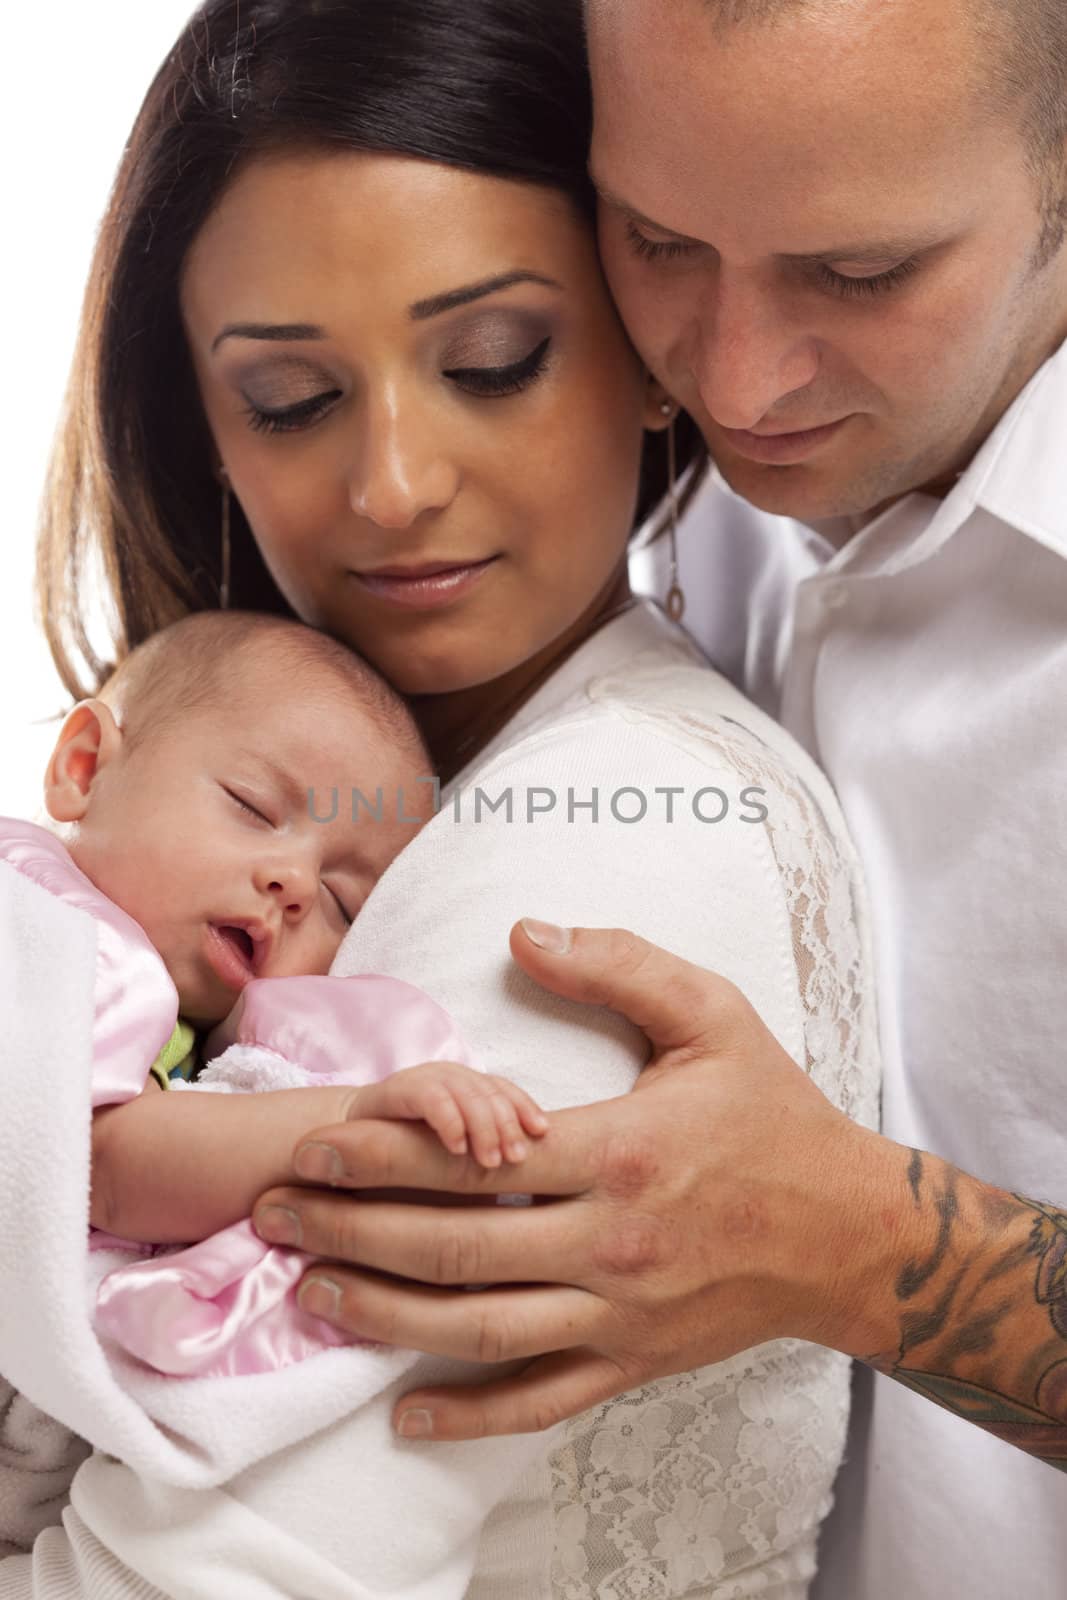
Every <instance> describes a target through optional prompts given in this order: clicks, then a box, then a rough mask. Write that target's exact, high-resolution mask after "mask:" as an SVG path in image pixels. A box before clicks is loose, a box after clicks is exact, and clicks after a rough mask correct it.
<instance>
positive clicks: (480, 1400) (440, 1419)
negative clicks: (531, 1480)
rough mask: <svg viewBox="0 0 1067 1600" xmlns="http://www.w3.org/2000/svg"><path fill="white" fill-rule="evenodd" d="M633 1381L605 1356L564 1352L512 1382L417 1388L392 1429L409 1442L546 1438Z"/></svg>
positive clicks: (400, 1407)
mask: <svg viewBox="0 0 1067 1600" xmlns="http://www.w3.org/2000/svg"><path fill="white" fill-rule="evenodd" d="M635 1381H636V1379H635V1378H634V1377H633V1376H631V1377H627V1376H626V1375H625V1374H623V1373H622V1372H621V1371H620V1369H619V1367H618V1366H617V1365H616V1364H615V1362H613V1361H610V1360H608V1358H607V1357H604V1356H598V1355H594V1354H592V1353H591V1352H589V1351H583V1350H562V1351H557V1352H556V1353H555V1354H553V1355H549V1356H543V1357H542V1358H541V1360H540V1361H534V1362H533V1363H532V1364H531V1365H530V1366H528V1367H526V1368H525V1369H524V1370H523V1371H522V1372H519V1373H516V1374H515V1375H514V1376H513V1377H510V1378H498V1379H495V1380H494V1381H493V1382H491V1383H484V1384H479V1385H478V1386H477V1387H475V1388H456V1389H436V1388H435V1389H413V1390H412V1392H411V1393H410V1394H406V1395H404V1397H403V1398H402V1399H401V1400H398V1401H397V1403H396V1406H395V1407H394V1410H393V1427H394V1428H395V1429H396V1431H397V1432H398V1433H399V1434H400V1435H401V1436H402V1437H403V1438H407V1439H486V1438H489V1437H490V1436H491V1435H496V1434H505V1433H542V1432H543V1431H544V1430H545V1429H546V1428H552V1427H554V1426H555V1425H556V1424H557V1423H558V1422H562V1421H564V1420H565V1419H566V1418H567V1417H572V1416H577V1414H578V1413H579V1412H581V1411H586V1410H588V1408H589V1407H590V1406H592V1405H596V1403H597V1401H599V1400H606V1399H608V1398H609V1397H610V1396H612V1395H616V1394H619V1393H621V1392H622V1391H623V1390H625V1389H627V1388H630V1387H632V1386H633V1383H634V1382H635Z"/></svg>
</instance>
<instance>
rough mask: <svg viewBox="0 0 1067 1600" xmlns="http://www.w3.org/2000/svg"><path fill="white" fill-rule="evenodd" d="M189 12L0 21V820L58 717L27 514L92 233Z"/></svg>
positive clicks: (113, 1)
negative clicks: (39, 722)
mask: <svg viewBox="0 0 1067 1600" xmlns="http://www.w3.org/2000/svg"><path fill="white" fill-rule="evenodd" d="M192 10H193V0H51V3H50V4H49V5H47V6H46V5H41V4H38V3H31V4H28V5H26V4H23V5H18V6H16V5H8V6H6V7H5V10H4V25H3V53H4V65H5V71H4V90H3V95H2V96H0V150H3V152H4V174H3V176H4V183H3V195H4V225H3V234H4V241H5V242H4V246H3V250H2V252H0V308H2V313H0V315H2V335H0V338H2V345H0V349H2V358H0V371H2V373H3V378H2V381H0V395H2V401H0V426H2V430H3V432H2V438H3V448H2V454H0V463H2V490H3V511H2V522H0V530H2V531H0V672H2V677H0V684H2V694H0V815H5V816H12V815H15V816H27V817H32V816H33V815H34V814H35V812H36V811H37V809H38V806H39V803H40V792H41V777H42V773H43V768H44V763H45V758H46V756H47V754H48V751H49V750H50V749H51V746H52V743H53V742H54V739H55V736H56V733H57V732H58V729H59V727H60V723H58V722H56V723H54V724H52V725H51V726H50V727H48V728H36V729H35V728H33V727H31V725H30V724H31V722H32V720H33V719H35V718H41V717H47V716H50V715H51V714H52V713H54V712H56V711H59V710H61V709H64V708H66V706H67V705H68V704H69V702H68V700H67V697H66V693H65V691H64V690H63V687H62V685H61V684H60V682H59V679H58V678H57V677H56V675H55V673H54V671H53V669H52V665H51V659H50V657H49V655H48V650H47V647H46V646H45V644H44V642H43V635H42V634H41V632H40V630H39V628H38V627H37V626H36V624H35V622H34V616H33V589H32V579H33V546H34V536H35V524H36V517H37V505H38V501H39V497H40V492H41V485H42V482H43V479H44V471H45V464H46V461H47V458H48V452H49V448H50V445H51V440H52V435H53V432H54V429H55V425H56V420H57V416H58V412H59V405H60V400H61V398H62V394H63V389H64V386H65V383H66V376H67V370H68V367H69V364H70V358H71V353H72V350H73V345H74V334H75V329H76V326H77V321H78V312H79V307H80V304H81V296H82V291H83V288H84V284H85V277H86V273H87V271H88V266H89V256H90V253H91V251H92V246H93V239H94V235H95V231H96V227H97V224H98V222H99V220H100V217H101V215H102V213H103V210H104V205H105V202H106V199H107V193H108V189H109V188H110V185H111V180H112V178H113V176H114V173H115V168H116V166H117V165H118V160H119V157H120V155H121V152H122V147H123V145H124V143H125V140H126V137H127V135H128V133H129V130H130V127H131V125H132V123H133V119H134V117H135V116H136V113H137V108H138V106H139V105H140V103H141V100H142V98H143V96H144V92H145V90H146V89H147V87H148V84H149V82H150V81H151V79H152V76H153V74H154V73H155V70H156V68H157V67H158V65H159V64H160V62H161V61H162V60H163V58H164V56H165V55H166V54H167V52H168V51H169V49H170V48H171V45H172V44H173V42H174V40H175V39H176V37H177V35H178V33H179V31H180V30H181V28H182V25H183V24H184V23H185V21H186V20H187V18H188V17H189V15H190V13H191V11H192Z"/></svg>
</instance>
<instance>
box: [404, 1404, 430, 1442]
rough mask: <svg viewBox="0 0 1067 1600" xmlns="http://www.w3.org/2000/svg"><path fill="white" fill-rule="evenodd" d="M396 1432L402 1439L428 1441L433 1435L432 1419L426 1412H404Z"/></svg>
mask: <svg viewBox="0 0 1067 1600" xmlns="http://www.w3.org/2000/svg"><path fill="white" fill-rule="evenodd" d="M396 1431H397V1433H398V1434H399V1435H400V1437H401V1438H402V1439H428V1438H429V1437H430V1436H431V1434H432V1433H433V1417H432V1416H431V1415H430V1413H429V1412H428V1411H417V1410H416V1411H405V1412H404V1415H403V1416H402V1417H401V1418H400V1421H399V1422H398V1423H397V1425H396Z"/></svg>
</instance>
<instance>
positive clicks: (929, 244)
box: [592, 177, 944, 266]
mask: <svg viewBox="0 0 1067 1600" xmlns="http://www.w3.org/2000/svg"><path fill="white" fill-rule="evenodd" d="M592 183H593V187H594V189H595V190H596V191H597V193H598V194H599V195H600V197H601V199H602V200H603V201H604V202H605V203H606V204H607V205H609V206H613V207H614V208H615V210H616V211H622V212H623V213H624V214H625V215H626V216H627V217H629V218H630V219H631V221H633V222H637V223H639V224H640V225H641V226H642V227H645V228H652V229H653V230H654V231H655V232H656V233H665V234H668V235H669V236H670V237H671V238H672V239H677V240H678V242H679V243H680V244H696V245H701V246H702V247H703V248H705V249H707V248H710V246H709V245H708V241H707V240H706V239H696V238H694V237H692V235H690V234H687V233H676V232H675V230H674V229H673V228H668V227H667V226H666V224H665V223H662V222H657V221H656V220H655V218H654V217H646V216H645V215H644V213H643V212H640V211H638V210H637V209H636V208H635V207H634V206H632V205H631V204H630V203H629V201H628V200H623V199H622V198H621V197H620V196H619V195H617V194H613V193H612V192H611V190H610V189H607V188H605V186H604V185H603V184H602V183H600V182H599V181H598V180H597V179H596V178H595V177H594V178H592ZM943 238H944V234H943V232H938V233H924V234H919V235H914V234H913V235H911V236H910V237H908V238H904V237H903V236H900V237H898V238H895V239H874V240H872V239H864V241H863V243H862V244H847V245H836V246H835V247H834V248H833V249H832V250H798V251H796V252H792V253H790V252H786V251H783V252H781V253H780V254H779V255H778V260H779V261H802V262H808V263H811V264H813V265H815V264H818V263H820V262H822V263H829V262H831V261H855V262H857V263H858V264H860V265H870V266H880V265H882V264H883V263H884V262H887V261H906V260H907V259H908V257H909V256H915V255H920V254H921V253H922V252H923V251H925V250H932V249H933V247H934V246H935V245H938V244H940V243H941V242H942V240H943Z"/></svg>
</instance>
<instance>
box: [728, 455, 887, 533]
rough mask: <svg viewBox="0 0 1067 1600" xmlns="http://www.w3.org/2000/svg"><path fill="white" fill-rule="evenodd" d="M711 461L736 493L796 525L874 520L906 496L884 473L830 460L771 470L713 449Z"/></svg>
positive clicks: (803, 462) (758, 463)
mask: <svg viewBox="0 0 1067 1600" xmlns="http://www.w3.org/2000/svg"><path fill="white" fill-rule="evenodd" d="M712 459H713V460H714V462H715V465H716V466H717V467H718V469H719V472H720V474H721V475H722V477H723V479H724V480H725V482H726V483H727V485H728V486H729V487H730V488H731V489H732V490H733V492H734V494H737V495H740V496H741V498H742V499H743V500H747V501H748V502H749V504H750V505H752V506H755V507H756V509H757V510H758V511H766V512H768V513H769V514H770V515H771V516H776V517H791V518H792V519H793V520H794V521H795V522H805V523H816V522H822V521H825V520H826V519H828V518H832V517H859V518H866V517H870V516H872V515H873V514H874V513H875V512H876V511H877V510H879V509H881V508H882V507H884V506H885V505H887V504H888V503H890V502H891V501H892V500H894V499H898V498H899V497H900V495H902V494H906V493H907V490H906V489H904V488H900V489H895V488H894V487H893V485H892V484H891V483H890V482H889V481H888V477H887V475H885V474H883V475H881V477H878V476H877V475H875V474H872V473H870V472H867V473H864V472H863V471H862V469H861V468H858V467H855V466H853V467H852V468H851V470H849V468H847V467H844V466H842V464H841V463H840V462H836V463H834V462H831V461H829V460H825V461H802V462H797V463H796V464H794V465H790V466H769V465H766V464H764V463H762V462H758V461H746V460H745V459H744V458H743V457H741V456H738V455H737V454H736V452H734V451H732V450H729V449H727V448H724V449H722V450H713V451H712Z"/></svg>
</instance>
